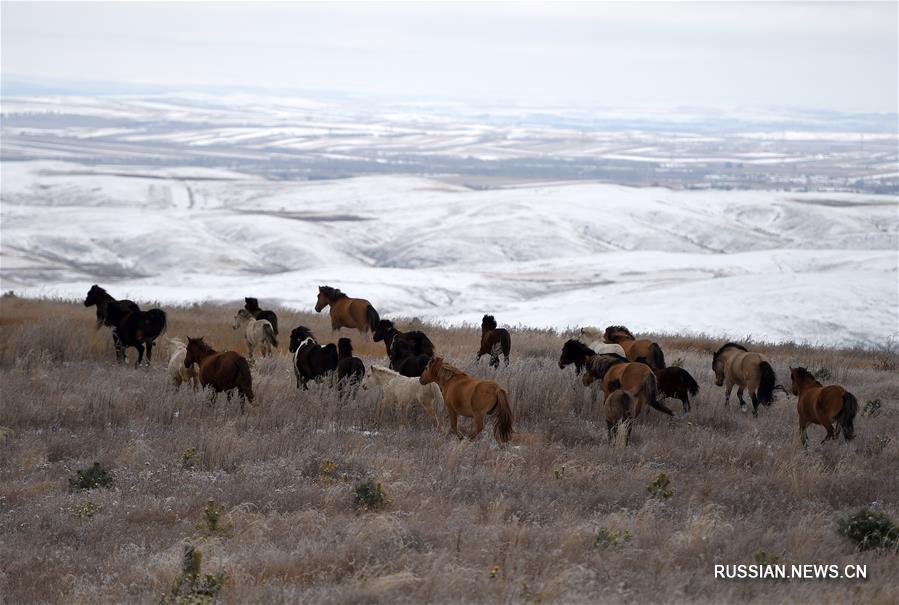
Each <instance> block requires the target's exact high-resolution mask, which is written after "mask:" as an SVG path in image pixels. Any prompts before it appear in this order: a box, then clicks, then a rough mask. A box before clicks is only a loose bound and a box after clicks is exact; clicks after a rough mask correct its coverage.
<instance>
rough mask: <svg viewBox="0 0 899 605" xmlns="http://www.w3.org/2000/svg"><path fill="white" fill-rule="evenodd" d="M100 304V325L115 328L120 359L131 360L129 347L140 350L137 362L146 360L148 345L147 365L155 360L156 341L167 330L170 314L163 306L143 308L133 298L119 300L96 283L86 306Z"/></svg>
mask: <svg viewBox="0 0 899 605" xmlns="http://www.w3.org/2000/svg"><path fill="white" fill-rule="evenodd" d="M92 305H96V306H97V327H98V328H99V327H100V326H101V325H104V326H109V327H110V328H112V342H113V344H114V345H115V350H116V359H117V360H118V361H120V362H122V363H124V362H125V361H127V356H126V353H125V350H126V349H127V348H128V347H134V348H135V349H137V363H136V364H135V365H140V364H141V362H143V360H144V348H145V347H146V350H147V365H150V361H151V360H152V359H153V343H154V341H155V340H156V339H157V338H159V336H161V335H162V333H163V332H165V328H166V315H165V311H163V310H162V309H150V310H149V311H141V310H140V307H138V306H137V305H136V304H135V303H134V302H133V301H130V300H116V299H114V298H113V297H112V296H110V295H109V293H108V292H107V291H106V290H104V289H103V288H101V287H100V286H98V285H96V284H94V285H93V286H91V289H90V290H89V291H88V293H87V298H85V299H84V306H85V307H90V306H92Z"/></svg>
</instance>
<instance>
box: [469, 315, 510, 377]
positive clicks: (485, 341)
mask: <svg viewBox="0 0 899 605" xmlns="http://www.w3.org/2000/svg"><path fill="white" fill-rule="evenodd" d="M511 350H512V337H511V336H510V335H509V331H508V330H507V329H505V328H497V327H496V319H494V318H493V316H492V315H485V316H484V317H483V319H481V348H480V349H478V356H477V357H476V358H475V362H478V361H480V360H481V356H482V355H490V365H491V366H493V367H494V368H498V367H499V354H500V353H502V354H503V363H504V364H505V365H506V367H508V366H509V351H511Z"/></svg>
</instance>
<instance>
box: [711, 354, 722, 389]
mask: <svg viewBox="0 0 899 605" xmlns="http://www.w3.org/2000/svg"><path fill="white" fill-rule="evenodd" d="M712 371H713V372H715V386H719V387H720V386H724V356H723V355H722V354H721V350H718V351H715V353H714V354H712Z"/></svg>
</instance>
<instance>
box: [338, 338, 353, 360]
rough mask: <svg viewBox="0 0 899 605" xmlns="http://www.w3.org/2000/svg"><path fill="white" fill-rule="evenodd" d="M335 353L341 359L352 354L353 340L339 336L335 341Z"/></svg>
mask: <svg viewBox="0 0 899 605" xmlns="http://www.w3.org/2000/svg"><path fill="white" fill-rule="evenodd" d="M337 355H338V357H340V358H341V359H343V358H345V357H352V356H353V341H352V340H350V339H349V338H341V339H339V340H338V341H337Z"/></svg>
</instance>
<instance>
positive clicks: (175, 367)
mask: <svg viewBox="0 0 899 605" xmlns="http://www.w3.org/2000/svg"><path fill="white" fill-rule="evenodd" d="M169 347H170V348H171V350H172V353H171V356H170V357H169V377H170V378H171V379H172V382H173V383H174V384H175V388H176V389H180V388H181V385H182V384H184V383H185V382H190V384H191V386H192V387H193V390H194V391H196V390H197V389H198V388H199V386H200V379H199V377H198V376H197V369H196V366H195V365H192V366H190V367H189V368H188V367H185V365H184V358H185V357H186V356H187V345H186V344H184V341H183V340H181V339H180V338H169Z"/></svg>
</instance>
